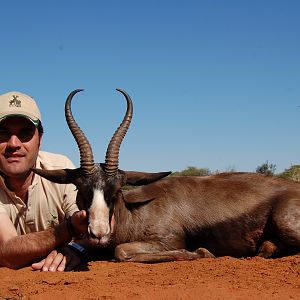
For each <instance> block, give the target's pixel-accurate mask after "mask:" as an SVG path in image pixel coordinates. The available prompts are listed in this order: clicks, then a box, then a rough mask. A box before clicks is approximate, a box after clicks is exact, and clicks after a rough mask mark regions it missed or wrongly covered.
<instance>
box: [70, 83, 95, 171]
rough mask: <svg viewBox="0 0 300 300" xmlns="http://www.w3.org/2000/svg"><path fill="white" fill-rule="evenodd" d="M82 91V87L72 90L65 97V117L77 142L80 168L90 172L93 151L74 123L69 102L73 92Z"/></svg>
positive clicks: (93, 167) (91, 169)
mask: <svg viewBox="0 0 300 300" xmlns="http://www.w3.org/2000/svg"><path fill="white" fill-rule="evenodd" d="M81 91H83V89H77V90H74V91H72V92H71V93H70V94H69V96H68V97H67V100H66V103H65V117H66V121H67V124H68V126H69V129H70V131H71V133H72V135H73V137H74V139H75V141H76V143H77V146H78V148H79V152H80V168H81V170H82V172H83V173H84V174H92V173H94V171H95V163H94V157H93V151H92V148H91V145H90V143H89V141H88V139H87V138H86V136H85V134H84V133H83V131H82V130H81V129H80V127H79V126H78V124H77V123H76V121H75V119H74V116H73V114H72V110H71V102H72V99H73V97H74V95H75V94H77V93H79V92H81Z"/></svg>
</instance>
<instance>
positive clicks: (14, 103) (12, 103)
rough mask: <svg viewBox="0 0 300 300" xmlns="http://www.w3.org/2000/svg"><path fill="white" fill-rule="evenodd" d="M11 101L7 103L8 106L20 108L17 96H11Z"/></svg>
mask: <svg viewBox="0 0 300 300" xmlns="http://www.w3.org/2000/svg"><path fill="white" fill-rule="evenodd" d="M12 97H13V99H12V100H10V101H9V106H10V107H11V106H14V107H21V100H19V99H18V97H19V96H16V95H12Z"/></svg>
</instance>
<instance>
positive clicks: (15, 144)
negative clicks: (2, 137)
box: [7, 134, 22, 148]
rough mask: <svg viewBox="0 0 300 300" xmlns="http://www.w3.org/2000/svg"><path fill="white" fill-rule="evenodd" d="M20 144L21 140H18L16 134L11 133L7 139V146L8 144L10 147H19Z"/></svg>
mask: <svg viewBox="0 0 300 300" xmlns="http://www.w3.org/2000/svg"><path fill="white" fill-rule="evenodd" d="M21 144H22V142H21V141H20V139H19V138H18V136H16V135H15V134H12V135H11V136H10V137H9V139H8V141H7V146H9V147H11V148H17V147H20V145H21Z"/></svg>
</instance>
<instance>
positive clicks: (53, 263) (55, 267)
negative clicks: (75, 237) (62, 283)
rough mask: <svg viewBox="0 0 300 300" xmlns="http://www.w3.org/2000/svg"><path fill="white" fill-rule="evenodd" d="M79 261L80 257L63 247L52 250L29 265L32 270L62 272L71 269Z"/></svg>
mask: <svg viewBox="0 0 300 300" xmlns="http://www.w3.org/2000/svg"><path fill="white" fill-rule="evenodd" d="M80 263H81V259H80V258H79V257H78V256H77V255H76V254H75V253H74V251H72V249H70V248H69V247H64V248H63V249H62V250H61V252H57V250H53V251H52V252H51V253H50V254H49V255H48V256H47V257H46V258H44V259H43V260H41V261H40V262H37V263H34V264H32V265H31V267H32V268H33V269H34V270H40V271H44V272H47V271H49V272H56V271H58V272H62V271H71V270H73V269H74V268H75V267H77V266H78V265H79V264H80Z"/></svg>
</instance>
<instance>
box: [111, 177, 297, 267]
mask: <svg viewBox="0 0 300 300" xmlns="http://www.w3.org/2000/svg"><path fill="white" fill-rule="evenodd" d="M293 199H295V200H293ZM145 200H149V201H146V202H145ZM114 214H115V220H116V224H117V226H116V232H115V234H114V236H113V237H112V241H111V242H112V243H113V244H114V245H115V246H117V245H119V246H117V248H116V258H117V259H118V260H126V261H128V260H129V261H148V262H151V261H153V260H154V261H157V260H159V261H166V260H173V259H175V257H176V259H181V258H182V259H193V258H197V257H201V256H202V255H204V256H224V255H229V256H234V257H245V256H253V255H260V256H264V257H271V256H278V255H285V254H289V253H295V252H297V251H299V249H300V232H299V226H300V184H299V183H297V182H292V181H289V180H285V179H282V178H277V177H270V176H264V175H260V174H255V173H224V174H219V175H215V176H208V177H168V178H166V179H163V180H160V181H157V182H155V183H152V184H149V185H146V186H143V187H140V188H136V189H133V190H130V191H123V192H122V193H119V196H118V200H117V202H116V204H115V211H114ZM289 215H291V216H294V220H290V222H289ZM132 242H138V244H136V243H133V244H132V245H131V244H125V245H123V244H124V243H132ZM143 243H145V248H144V247H143ZM198 248H205V249H206V250H208V252H206V251H205V250H203V249H200V250H198V253H197V252H195V251H197V249H198ZM178 249H186V250H188V251H190V252H191V253H187V252H186V251H182V252H178V251H177V252H176V253H173V252H172V251H173V250H178ZM270 249H271V250H270ZM165 251H166V252H165ZM170 251H171V252H170ZM143 252H147V253H144V254H141V253H143ZM163 252H165V253H164V254H163ZM168 252H169V255H168ZM203 253H204V254H203ZM208 253H211V255H209V254H208ZM174 255H175V257H174Z"/></svg>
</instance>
